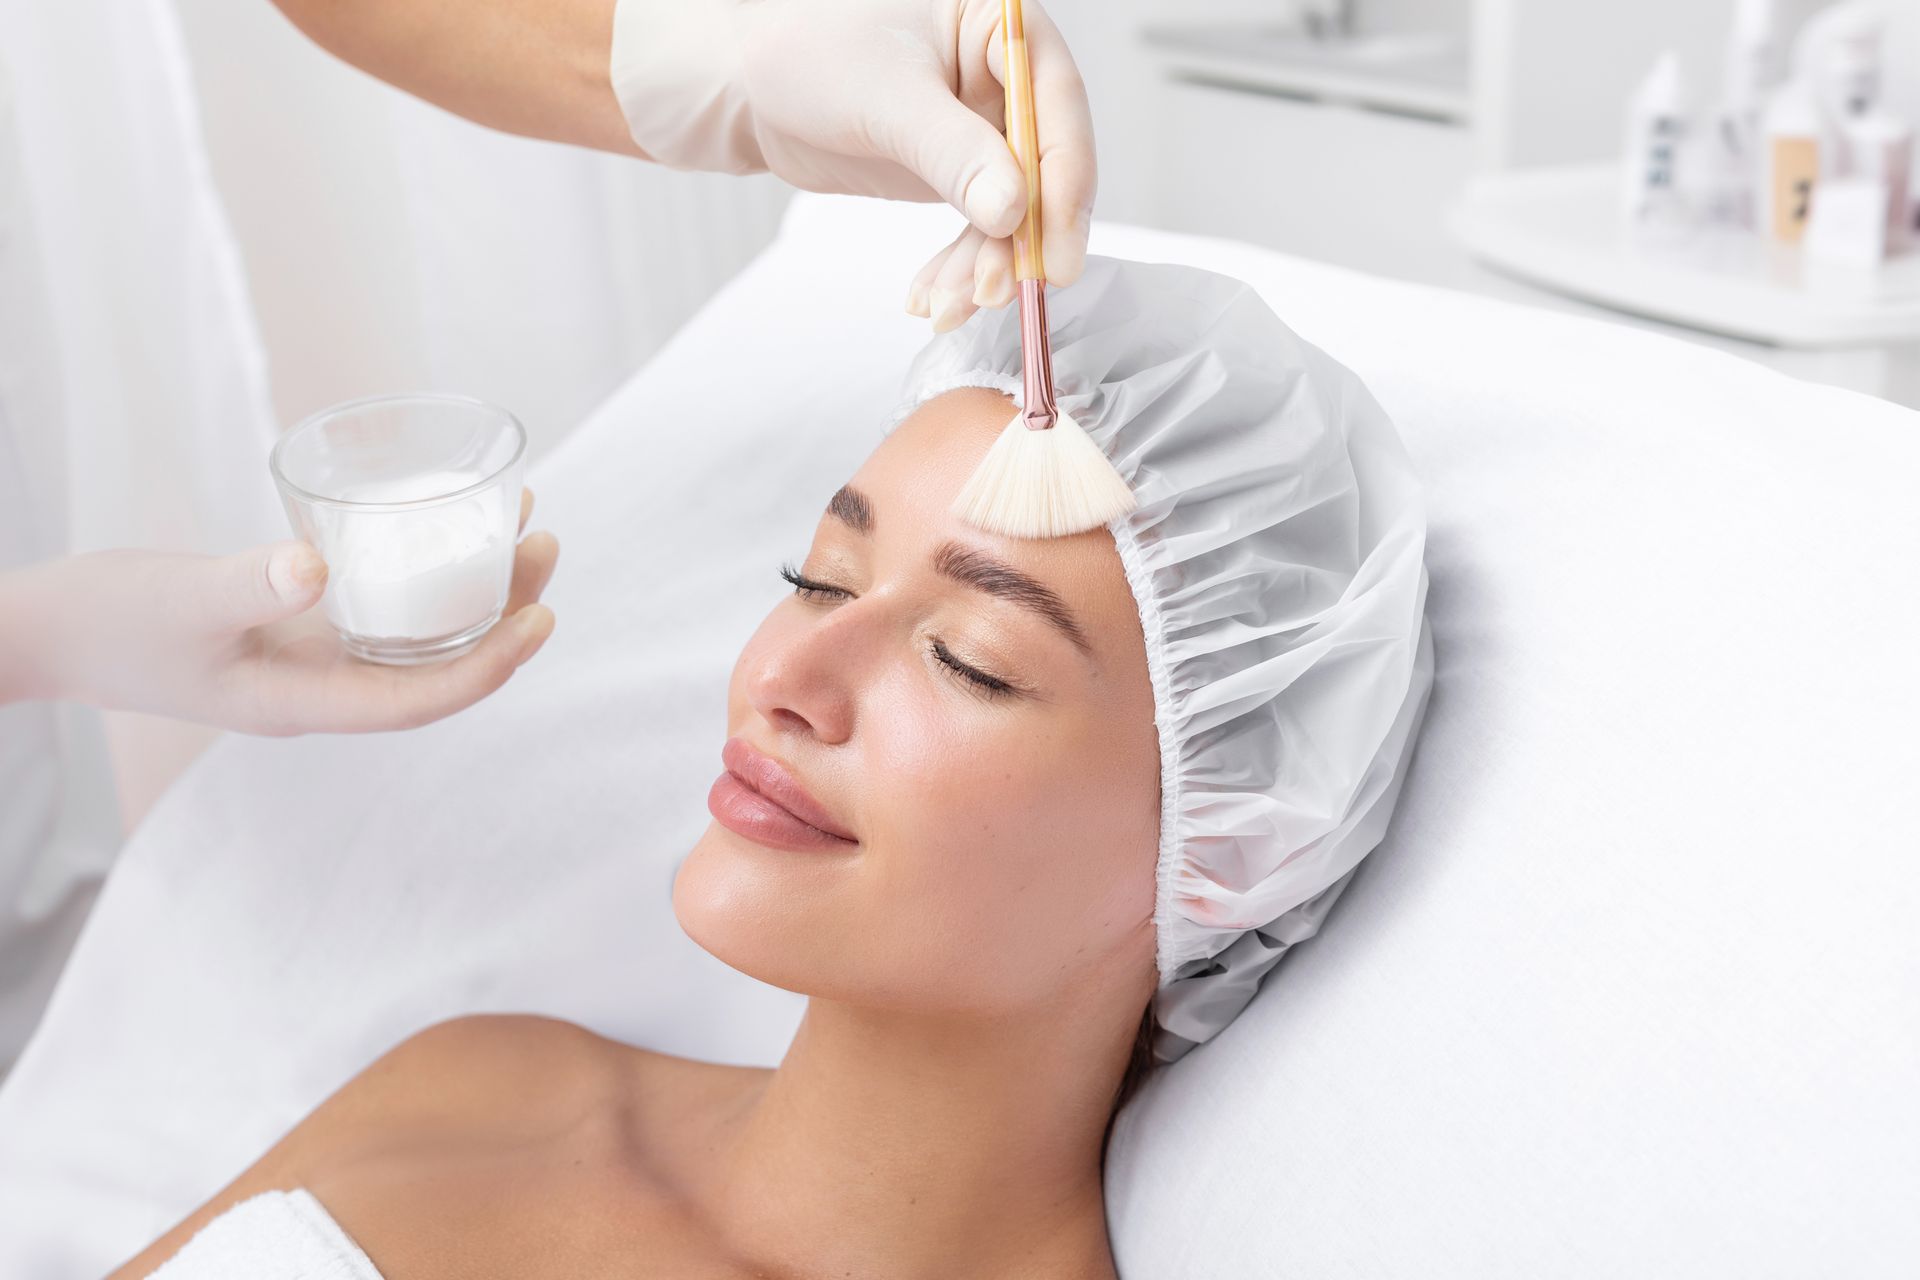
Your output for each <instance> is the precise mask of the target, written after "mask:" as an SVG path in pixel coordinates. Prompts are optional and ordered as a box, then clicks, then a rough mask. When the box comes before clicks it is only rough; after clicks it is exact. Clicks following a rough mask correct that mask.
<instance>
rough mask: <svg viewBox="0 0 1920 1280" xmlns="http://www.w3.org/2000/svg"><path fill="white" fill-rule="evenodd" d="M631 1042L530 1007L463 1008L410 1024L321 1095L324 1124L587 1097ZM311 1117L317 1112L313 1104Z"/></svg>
mask: <svg viewBox="0 0 1920 1280" xmlns="http://www.w3.org/2000/svg"><path fill="white" fill-rule="evenodd" d="M644 1052H645V1051H644V1050H636V1049H633V1048H631V1047H629V1046H626V1045H622V1044H620V1043H618V1042H617V1041H613V1040H609V1039H607V1038H606V1037H604V1036H600V1035H596V1034H595V1033H594V1032H592V1031H589V1030H587V1029H586V1028H585V1027H582V1026H579V1025H577V1024H575V1023H571V1022H564V1021H562V1020H560V1019H558V1018H546V1017H540V1016H537V1015H534V1014H472V1015H468V1016H466V1017H460V1018H451V1019H449V1020H447V1021H445V1022H436V1023H434V1024H433V1025H431V1026H429V1027H426V1028H423V1029H422V1030H419V1031H416V1032H414V1033H413V1034H412V1035H410V1036H408V1037H407V1038H406V1039H404V1040H402V1041H401V1042H400V1043H399V1044H396V1045H395V1046H394V1047H393V1048H391V1049H389V1050H387V1052H385V1053H384V1054H382V1055H381V1056H380V1057H378V1058H376V1059H375V1060H374V1061H373V1062H372V1063H371V1064H369V1065H368V1066H367V1067H366V1069H365V1070H363V1071H362V1072H361V1073H360V1074H359V1075H357V1076H355V1077H354V1078H353V1079H352V1080H351V1081H349V1082H348V1083H347V1085H346V1086H345V1087H344V1088H342V1089H341V1090H340V1092H339V1093H337V1094H335V1095H334V1096H333V1097H332V1098H330V1099H328V1101H327V1103H326V1104H325V1106H324V1107H323V1108H322V1110H326V1111H330V1113H331V1114H330V1116H329V1120H330V1122H331V1123H332V1124H334V1125H339V1126H355V1125H357V1124H359V1123H361V1122H371V1123H374V1124H377V1125H379V1126H380V1127H382V1128H383V1129H390V1127H391V1126H392V1124H393V1123H394V1122H395V1121H396V1120H400V1121H401V1122H402V1123H404V1124H406V1125H408V1126H416V1125H417V1126H422V1127H434V1126H438V1125H440V1124H444V1123H449V1122H451V1123H453V1124H456V1125H460V1126H462V1127H466V1126H468V1125H470V1124H472V1123H473V1122H474V1120H475V1119H476V1118H479V1119H481V1120H483V1121H484V1120H489V1119H491V1118H493V1117H496V1116H498V1115H499V1114H500V1112H499V1109H498V1107H497V1104H498V1103H499V1102H500V1100H501V1099H502V1098H503V1097H511V1098H513V1099H515V1100H516V1102H517V1103H518V1104H519V1105H517V1106H516V1107H514V1108H513V1113H514V1114H516V1115H521V1116H526V1115H528V1112H529V1109H531V1111H532V1112H533V1113H535V1114H536V1115H537V1113H539V1112H540V1111H542V1109H543V1106H544V1104H567V1105H572V1104H576V1103H579V1102H583V1101H587V1100H590V1099H592V1098H593V1097H595V1096H596V1095H598V1094H599V1093H600V1092H601V1090H603V1089H605V1088H609V1087H612V1086H613V1085H614V1084H616V1083H617V1082H618V1079H619V1076H620V1073H621V1071H622V1069H623V1067H624V1066H625V1064H626V1062H627V1061H628V1059H629V1057H630V1056H631V1055H634V1054H642V1053H644ZM315 1114H316V1116H317V1115H318V1114H319V1112H316V1113H315Z"/></svg>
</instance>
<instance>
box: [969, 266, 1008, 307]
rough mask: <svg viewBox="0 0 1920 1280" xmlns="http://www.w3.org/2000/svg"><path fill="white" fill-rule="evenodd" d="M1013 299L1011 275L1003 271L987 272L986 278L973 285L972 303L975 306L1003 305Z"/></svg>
mask: <svg viewBox="0 0 1920 1280" xmlns="http://www.w3.org/2000/svg"><path fill="white" fill-rule="evenodd" d="M1011 301H1013V277H1012V276H1010V275H1008V274H1007V273H1006V272H1004V271H993V272H989V273H988V275H987V278H986V279H984V280H982V281H980V282H979V284H977V285H975V286H974V290H973V305H974V306H976V307H1004V306H1006V305H1007V304H1008V303H1009V302H1011Z"/></svg>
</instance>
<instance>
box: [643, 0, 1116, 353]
mask: <svg viewBox="0 0 1920 1280" xmlns="http://www.w3.org/2000/svg"><path fill="white" fill-rule="evenodd" d="M1023 9H1024V15H1025V22H1026V32H1027V42H1028V46H1029V51H1030V56H1031V60H1032V64H1033V92H1034V103H1035V113H1036V115H1037V116H1038V119H1039V128H1040V169H1041V177H1040V186H1041V191H1042V193H1043V197H1044V198H1043V200H1042V202H1041V204H1042V215H1041V216H1042V218H1043V220H1044V222H1045V226H1044V227H1043V228H1042V233H1043V240H1042V246H1041V256H1042V257H1043V258H1044V259H1045V263H1046V269H1047V279H1048V280H1049V281H1051V282H1052V283H1054V284H1071V283H1072V282H1073V281H1074V280H1077V279H1078V278H1079V276H1080V271H1081V268H1082V266H1083V265H1084V263H1085V260H1086V254H1087V227H1088V222H1089V220H1090V219H1091V217H1092V209H1093V191H1094V181H1095V173H1094V153H1093V119H1092V115H1091V112H1090V110H1089V108H1088V106H1087V94H1086V88H1085V87H1084V86H1083V85H1082V84H1081V81H1080V73H1079V71H1078V70H1077V69H1076V68H1075V67H1074V65H1073V57H1072V55H1071V54H1069V53H1068V52H1067V46H1066V41H1065V40H1064V39H1062V38H1061V35H1060V31H1059V29H1058V28H1057V27H1055V26H1054V25H1053V21H1052V20H1051V19H1050V18H1049V17H1048V16H1047V14H1046V13H1045V11H1044V10H1043V9H1042V8H1041V7H1040V4H1039V3H1038V0H1025V3H1024V6H1023ZM1002 64H1003V55H1002V52H1001V48H1000V0H825V2H823V0H619V2H618V5H617V7H616V9H615V11H614V26H613V67H612V77H613V86H614V92H615V94H616V95H617V96H618V97H619V99H620V107H621V110H622V112H623V113H624V114H625V116H626V120H627V124H628V127H629V128H630V129H631V130H632V133H633V140H634V142H635V143H636V144H637V145H638V146H639V147H640V149H641V150H643V151H644V152H646V153H647V155H648V156H650V157H651V158H653V159H655V160H657V161H659V162H661V163H663V164H668V165H672V166H675V167H677V168H684V169H712V170H719V171H721V172H725V173H754V172H760V171H763V170H770V171H772V172H773V173H775V174H777V175H778V176H780V177H781V178H784V179H786V180H787V181H788V182H790V183H792V184H793V185H794V186H796V187H802V188H805V189H806V190H808V191H840V192H849V193H852V194H855V195H870V196H886V197H889V198H892V199H897V200H936V199H937V200H945V201H947V202H948V203H949V204H951V205H952V206H953V207H954V208H956V209H958V210H960V211H961V212H962V213H964V214H965V215H966V217H967V221H968V222H969V223H970V224H971V225H970V226H969V227H968V229H967V230H966V231H963V232H962V233H961V234H960V235H959V236H958V237H957V238H956V239H955V240H954V242H953V243H952V244H950V245H948V246H947V247H946V248H945V249H942V250H941V251H940V252H939V253H938V254H936V255H935V256H934V258H933V260H932V261H930V262H928V263H927V265H926V266H925V267H924V268H923V269H922V270H921V272H920V274H919V275H918V276H916V277H915V279H914V281H913V285H912V287H911V288H910V289H909V291H908V297H907V309H908V310H909V311H911V312H913V313H914V314H916V315H921V316H927V315H930V316H931V317H932V319H933V321H934V328H935V329H937V330H945V329H951V328H953V327H954V326H956V325H958V324H959V323H960V322H961V321H963V320H965V319H966V318H967V317H968V316H969V315H971V314H972V313H973V312H974V310H975V309H976V307H977V306H1004V305H1006V303H1008V302H1010V301H1011V300H1012V299H1013V296H1014V292H1015V289H1014V281H1013V250H1012V242H1011V241H1010V240H1008V239H1007V238H1006V237H1008V236H1010V235H1012V234H1013V232H1014V230H1015V229H1016V228H1018V227H1019V225H1020V219H1021V217H1022V216H1023V215H1024V214H1025V212H1026V199H1027V195H1026V179H1025V177H1024V176H1023V175H1022V173H1021V171H1020V166H1019V164H1018V163H1017V162H1016V161H1015V160H1014V158H1013V152H1012V151H1011V150H1009V149H1008V147H1007V142H1006V138H1005V136H1004V135H1003V134H1002V132H1001V130H1002V129H1003V128H1004V126H1005V120H1004V109H1003V95H1002V89H1001V79H1000V77H1001V76H1002V75H1003V74H1004V67H1003V65H1002Z"/></svg>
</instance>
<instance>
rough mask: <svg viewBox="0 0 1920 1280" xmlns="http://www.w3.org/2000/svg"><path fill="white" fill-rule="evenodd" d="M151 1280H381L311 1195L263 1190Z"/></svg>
mask: <svg viewBox="0 0 1920 1280" xmlns="http://www.w3.org/2000/svg"><path fill="white" fill-rule="evenodd" d="M148 1280H381V1275H380V1272H379V1270H378V1269H377V1268H376V1267H375V1266H374V1265H373V1261H372V1259H370V1258H368V1257H367V1255H366V1254H365V1253H363V1252H361V1250H360V1246H359V1245H357V1244H355V1243H354V1242H353V1240H352V1238H351V1237H349V1236H348V1235H347V1233H346V1232H344V1231H342V1230H341V1229H340V1224H339V1223H337V1222H335V1221H334V1220H333V1215H332V1214H330V1213H328V1212H327V1211H326V1208H325V1207H324V1206H322V1205H321V1203H320V1202H319V1201H318V1200H316V1199H314V1198H313V1196H312V1195H311V1194H310V1193H308V1192H307V1191H305V1190H300V1191H263V1192H261V1193H260V1194H259V1195H257V1196H254V1197H253V1198H252V1199H250V1200H242V1201H241V1202H240V1203H239V1204H236V1205H234V1206H233V1207H232V1208H231V1209H228V1210H227V1211H226V1212H225V1213H223V1214H221V1215H220V1216H219V1217H217V1218H215V1219H214V1220H213V1221H212V1222H209V1223H208V1224H207V1225H206V1226H204V1227H202V1228H200V1230H199V1231H198V1232H197V1233H196V1234H195V1235H194V1237H193V1239H191V1240H189V1241H187V1243H186V1245H185V1247H184V1248H182V1249H181V1250H180V1252H179V1253H176V1254H174V1255H173V1257H171V1258H169V1259H168V1260H167V1261H165V1262H163V1263H161V1264H160V1266H159V1268H158V1269H157V1270H155V1271H154V1272H153V1273H152V1274H151V1275H150V1276H149V1277H148Z"/></svg>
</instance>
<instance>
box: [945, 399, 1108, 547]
mask: <svg viewBox="0 0 1920 1280" xmlns="http://www.w3.org/2000/svg"><path fill="white" fill-rule="evenodd" d="M1133 508H1134V499H1133V490H1131V489H1129V488H1128V487H1127V482H1126V481H1125V480H1122V479H1121V478H1120V473H1119V472H1118V471H1115V470H1114V469H1113V464H1112V463H1111V462H1109V461H1107V455H1106V454H1104V453H1102V452H1100V446H1099V445H1097V444H1095V443H1094V442H1093V437H1092V436H1090V435H1088V434H1087V433H1086V430H1085V429H1084V428H1082V427H1081V426H1080V424H1079V423H1077V422H1075V421H1074V420H1073V419H1072V418H1069V417H1068V416H1067V415H1066V414H1064V413H1063V414H1061V415H1060V416H1059V417H1058V418H1057V419H1055V421H1054V424H1053V426H1051V427H1049V428H1048V429H1047V430H1045V431H1035V430H1033V429H1032V428H1031V427H1029V426H1027V423H1026V419H1025V418H1015V419H1014V420H1013V421H1012V422H1011V423H1009V424H1007V429H1006V430H1005V431H1002V432H1001V433H1000V438H999V439H998V440H995V441H994V442H993V448H991V449H989V450H987V456H986V457H984V458H982V459H981V460H980V465H979V466H978V467H977V468H975V469H974V473H973V475H972V476H971V477H969V478H968V480H967V483H966V484H965V485H964V486H963V487H962V488H961V490H960V495H959V496H958V497H957V498H955V499H954V500H953V513H954V514H955V515H957V516H959V517H960V518H961V519H962V520H965V521H966V522H967V523H968V524H971V525H973V526H975V527H976V528H980V529H985V530H986V531H987V532H988V533H998V534H1003V535H1005V536H1007V537H1012V538H1060V537H1065V536H1066V535H1067V534H1070V533H1085V532H1086V531H1087V530H1089V529H1098V528H1099V527H1100V526H1102V525H1104V524H1106V523H1107V521H1109V520H1112V519H1113V518H1114V517H1116V516H1123V515H1125V514H1126V513H1127V512H1129V511H1131V510H1133Z"/></svg>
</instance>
